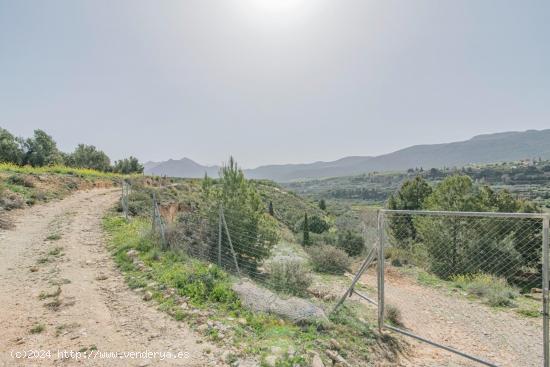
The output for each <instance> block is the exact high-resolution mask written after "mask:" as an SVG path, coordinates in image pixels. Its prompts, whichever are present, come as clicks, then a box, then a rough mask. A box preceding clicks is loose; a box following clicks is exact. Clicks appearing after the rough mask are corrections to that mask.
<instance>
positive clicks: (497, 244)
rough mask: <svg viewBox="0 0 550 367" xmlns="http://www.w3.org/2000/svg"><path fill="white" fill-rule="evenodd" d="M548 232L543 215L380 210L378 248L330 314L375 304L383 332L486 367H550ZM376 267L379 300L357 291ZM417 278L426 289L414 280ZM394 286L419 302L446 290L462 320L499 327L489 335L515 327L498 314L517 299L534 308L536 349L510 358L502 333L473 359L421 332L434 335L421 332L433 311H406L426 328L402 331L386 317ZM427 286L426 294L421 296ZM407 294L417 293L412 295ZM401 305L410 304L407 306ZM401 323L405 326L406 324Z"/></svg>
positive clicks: (532, 327)
mask: <svg viewBox="0 0 550 367" xmlns="http://www.w3.org/2000/svg"><path fill="white" fill-rule="evenodd" d="M548 228H549V215H548V214H543V213H495V212H449V211H409V210H380V211H379V212H378V225H377V233H378V239H377V244H376V245H375V246H373V248H372V250H371V252H370V253H369V254H368V256H367V257H366V258H365V261H364V262H363V264H362V265H361V267H360V268H359V270H358V272H357V273H356V275H355V277H354V279H353V281H352V283H351V285H350V287H349V289H348V290H347V291H346V293H345V294H344V295H343V297H342V299H341V300H340V302H338V304H337V306H336V307H335V309H336V308H338V307H339V306H340V305H341V304H342V303H343V302H344V301H345V299H346V298H347V297H351V296H352V295H356V296H358V297H360V298H362V299H363V300H366V301H368V302H370V303H372V304H374V305H376V306H377V308H378V327H379V330H380V332H383V331H388V330H389V331H392V332H396V333H400V334H402V335H406V336H407V337H411V338H414V339H416V340H419V341H421V342H424V343H428V344H430V345H432V346H435V347H437V348H441V349H444V350H446V351H448V352H451V353H454V354H456V355H459V356H462V357H464V358H467V359H469V360H470V361H474V362H477V363H479V364H482V365H486V366H498V365H500V364H507V365H512V366H535V365H536V366H541V365H542V366H544V367H550V354H549V315H548V311H549V309H548V307H549V305H548V293H549V291H548V283H549V278H548V272H549V237H548V236H549V235H548V231H549V229H548ZM374 263H375V264H376V269H377V271H376V273H377V292H378V299H377V301H375V300H373V299H372V298H371V297H370V296H369V295H367V294H364V293H360V292H358V291H357V290H356V284H357V282H358V281H359V280H360V278H361V275H362V274H363V273H364V272H365V271H367V269H368V268H369V266H370V265H371V264H374ZM399 277H402V278H399ZM421 279H423V281H424V282H426V281H429V282H430V284H429V285H427V284H424V283H422V282H420V280H421ZM400 281H402V282H403V281H406V282H412V283H411V284H412V285H411V287H413V290H417V291H418V292H419V293H422V294H420V295H418V296H419V297H428V298H429V297H430V296H433V297H439V294H440V293H441V294H443V293H444V292H441V288H442V289H444V290H449V292H448V293H445V294H444V296H445V297H447V298H445V299H446V300H447V301H446V304H447V305H453V307H455V303H456V304H457V305H458V306H461V305H467V306H468V307H467V310H466V311H464V312H465V316H464V317H467V321H468V323H469V324H472V323H475V325H476V326H478V327H479V328H490V326H491V325H489V324H488V323H491V322H502V323H503V324H502V325H500V326H499V327H493V329H494V330H499V328H500V329H503V328H504V329H505V328H506V327H509V328H513V327H514V325H506V324H504V323H505V322H506V320H511V319H510V318H508V319H506V317H504V316H502V315H503V314H499V313H500V312H513V311H511V310H514V309H516V310H517V309H518V306H517V304H516V303H518V302H519V303H522V304H523V303H525V304H526V305H527V306H529V307H531V308H533V307H534V309H532V310H530V311H529V310H528V311H529V312H532V314H530V316H531V318H530V319H529V321H526V323H525V325H528V326H529V327H530V329H529V331H533V333H532V334H533V335H539V337H536V336H535V337H534V338H536V345H535V343H533V344H530V345H529V348H531V349H532V350H529V351H528V352H527V353H526V352H525V351H521V352H522V356H521V358H520V357H519V354H518V355H514V351H517V350H514V348H516V349H517V346H515V345H514V348H511V347H510V348H508V347H507V345H508V344H506V343H508V340H505V337H504V336H501V337H502V340H501V343H495V344H498V345H494V346H493V345H492V344H491V343H489V344H488V345H491V346H492V347H493V349H494V350H492V351H491V353H485V354H484V353H481V355H476V353H475V352H472V351H471V349H470V348H469V347H468V346H469V345H466V344H464V343H463V344H460V343H459V345H453V342H452V341H451V342H449V341H447V340H438V338H437V332H436V333H433V334H434V335H435V336H434V335H426V334H432V333H430V332H426V331H431V330H433V327H431V326H430V325H429V323H430V320H432V321H433V320H434V317H435V316H434V315H432V314H431V311H433V310H432V309H429V310H421V309H419V310H416V309H414V310H408V311H409V315H410V314H411V313H410V312H419V313H422V314H423V318H424V319H425V321H426V325H423V326H424V327H418V329H423V331H424V333H422V330H420V331H419V330H415V328H414V327H408V326H409V325H407V327H404V326H401V325H398V324H396V323H392V322H391V321H389V320H388V319H387V317H386V316H387V313H388V301H390V302H391V301H392V298H394V299H395V298H397V297H394V295H392V292H394V293H396V292H402V291H403V289H402V284H400V283H399V282H400ZM407 284H408V283H407ZM430 286H435V287H437V288H440V289H435V288H433V287H432V288H429V287H430ZM400 287H401V288H400ZM426 289H432V291H426V293H425V294H424V291H425V290H426ZM437 292H439V293H437ZM411 295H412V296H416V295H415V294H414V293H411ZM527 296H530V297H531V298H527ZM533 296H537V299H536V300H534V299H533ZM442 297H443V295H442ZM429 301H430V300H428V302H424V303H421V304H426V303H429ZM477 303H484V304H487V305H483V306H481V305H477ZM458 306H456V307H457V309H458ZM404 307H413V306H410V305H409V304H407V303H406V302H405V306H404ZM514 307H515V308H514ZM461 310H462V309H461ZM541 310H542V312H541ZM389 311H392V310H389ZM445 312H453V309H449V310H441V313H445ZM468 312H470V313H471V314H468ZM476 312H477V313H482V312H483V313H484V314H475V313H476ZM489 312H491V313H489ZM493 313H494V315H495V316H493ZM484 315H489V316H490V317H484ZM499 315H500V316H499ZM445 316H448V315H445ZM515 316H517V318H521V317H523V316H520V315H516V314H514V317H515ZM501 319H502V320H501ZM458 320H459V321H460V317H459V318H458ZM521 320H523V319H521ZM403 321H404V323H405V324H406V323H407V320H406V319H404V320H403ZM518 325H524V324H521V323H520V324H518ZM493 326H494V325H493ZM434 327H435V326H434ZM483 330H485V329H483ZM516 332H517V333H518V334H519V335H523V334H528V332H527V331H525V330H517V331H516V330H514V331H513V332H512V333H511V334H509V335H513V333H516ZM440 339H445V338H440ZM507 348H508V349H510V350H506V349H507ZM494 355H496V356H497V357H500V358H495V357H494ZM504 356H506V358H505V357H504ZM524 357H526V358H528V360H525V358H524ZM522 358H524V359H523V360H522ZM494 359H498V360H497V361H495V360H494Z"/></svg>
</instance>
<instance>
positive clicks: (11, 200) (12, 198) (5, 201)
mask: <svg viewBox="0 0 550 367" xmlns="http://www.w3.org/2000/svg"><path fill="white" fill-rule="evenodd" d="M24 206H25V200H24V199H23V197H22V196H21V195H19V194H17V193H12V192H10V191H8V190H4V191H3V192H2V193H0V208H3V209H5V210H12V209H21V208H23V207H24Z"/></svg>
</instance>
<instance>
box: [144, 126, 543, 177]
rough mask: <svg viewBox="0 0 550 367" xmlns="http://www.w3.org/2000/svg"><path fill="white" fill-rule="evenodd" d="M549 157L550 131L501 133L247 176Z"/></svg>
mask: <svg viewBox="0 0 550 367" xmlns="http://www.w3.org/2000/svg"><path fill="white" fill-rule="evenodd" d="M539 157H540V158H543V159H550V129H546V130H527V131H522V132H516V131H513V132H502V133H495V134H485V135H478V136H474V137H473V138H471V139H469V140H465V141H459V142H453V143H443V144H426V145H414V146H410V147H408V148H404V149H400V150H397V151H395V152H392V153H388V154H383V155H379V156H352V157H345V158H341V159H338V160H336V161H332V162H314V163H303V164H278V165H266V166H260V167H257V168H254V169H247V170H245V174H246V176H247V177H248V178H254V179H270V180H274V181H278V182H289V181H294V180H301V179H318V178H326V177H338V176H350V175H356V174H361V173H368V172H374V171H377V172H384V171H403V170H406V169H408V168H415V167H422V168H424V169H429V168H441V167H454V166H464V165H468V164H475V163H497V162H505V161H517V160H522V159H532V158H539ZM219 168H220V167H219V166H203V165H200V164H198V163H196V162H194V161H193V160H191V159H189V158H183V159H180V160H173V159H170V160H168V161H164V162H147V163H146V164H145V173H146V174H153V175H167V176H173V177H189V178H197V177H203V176H204V174H205V173H207V174H208V175H209V176H211V177H217V175H218V171H219Z"/></svg>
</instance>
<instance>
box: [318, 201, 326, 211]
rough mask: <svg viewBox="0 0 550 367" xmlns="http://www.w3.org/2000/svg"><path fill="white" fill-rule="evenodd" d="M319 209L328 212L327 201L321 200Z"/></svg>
mask: <svg viewBox="0 0 550 367" xmlns="http://www.w3.org/2000/svg"><path fill="white" fill-rule="evenodd" d="M319 209H321V210H323V211H325V210H327V203H326V202H325V199H321V200H319Z"/></svg>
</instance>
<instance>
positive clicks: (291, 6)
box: [250, 0, 304, 14]
mask: <svg viewBox="0 0 550 367" xmlns="http://www.w3.org/2000/svg"><path fill="white" fill-rule="evenodd" d="M250 6H252V7H254V8H256V10H257V11H261V12H266V13H276V14H283V13H289V12H295V11H299V10H301V9H302V8H303V6H304V1H302V0H253V1H251V2H250Z"/></svg>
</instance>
